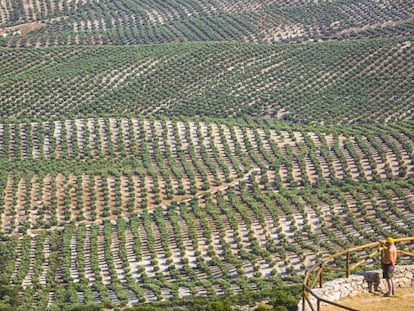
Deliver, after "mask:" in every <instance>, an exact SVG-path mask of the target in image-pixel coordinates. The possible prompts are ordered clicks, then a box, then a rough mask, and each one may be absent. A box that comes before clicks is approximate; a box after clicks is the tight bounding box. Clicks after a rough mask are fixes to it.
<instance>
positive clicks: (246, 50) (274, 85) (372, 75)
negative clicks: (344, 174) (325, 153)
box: [0, 38, 414, 124]
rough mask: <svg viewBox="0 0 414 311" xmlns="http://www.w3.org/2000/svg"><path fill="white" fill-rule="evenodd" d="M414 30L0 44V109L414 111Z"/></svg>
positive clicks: (386, 116) (341, 115) (393, 115)
mask: <svg viewBox="0 0 414 311" xmlns="http://www.w3.org/2000/svg"><path fill="white" fill-rule="evenodd" d="M413 55H414V45H413V44H412V40H411V39H407V38H405V39H399V40H397V39H370V40H355V41H342V42H326V43H312V44H307V45H268V44H261V45H255V44H240V43H187V44H167V45H160V46H145V47H59V48H45V49H17V50H16V49H3V50H0V73H1V77H0V87H1V91H0V101H1V102H2V105H1V106H0V116H1V117H2V118H3V119H6V118H44V119H47V118H54V117H61V116H70V117H74V116H75V117H76V116H85V115H95V114H97V115H102V114H112V115H125V114H140V115H157V114H158V115H162V114H164V115H174V116H179V115H186V116H195V115H204V116H215V117H224V116H241V115H252V116H272V117H276V118H280V117H284V118H285V119H288V120H291V121H294V122H302V123H325V124H326V123H333V124H338V123H345V124H347V123H361V122H362V123H366V122H380V123H383V122H389V121H403V120H411V119H412V117H413V113H414V109H413V105H414V100H413V96H414V93H413V92H414V62H413Z"/></svg>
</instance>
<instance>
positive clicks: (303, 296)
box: [302, 284, 306, 311]
mask: <svg viewBox="0 0 414 311" xmlns="http://www.w3.org/2000/svg"><path fill="white" fill-rule="evenodd" d="M305 295H306V287H305V284H303V285H302V311H305V302H306V301H305Z"/></svg>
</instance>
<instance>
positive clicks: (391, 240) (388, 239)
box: [385, 237, 394, 244]
mask: <svg viewBox="0 0 414 311" xmlns="http://www.w3.org/2000/svg"><path fill="white" fill-rule="evenodd" d="M385 242H388V243H391V244H392V243H394V239H393V238H391V237H388V238H387V239H386V240H385Z"/></svg>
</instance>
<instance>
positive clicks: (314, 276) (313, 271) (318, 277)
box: [302, 237, 414, 311]
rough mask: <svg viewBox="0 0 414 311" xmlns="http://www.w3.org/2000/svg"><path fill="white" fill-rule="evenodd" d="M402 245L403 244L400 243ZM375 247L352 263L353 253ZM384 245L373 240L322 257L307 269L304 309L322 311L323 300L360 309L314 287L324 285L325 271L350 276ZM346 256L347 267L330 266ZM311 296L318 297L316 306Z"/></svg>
mask: <svg viewBox="0 0 414 311" xmlns="http://www.w3.org/2000/svg"><path fill="white" fill-rule="evenodd" d="M394 241H395V243H406V242H410V241H414V237H405V238H399V239H395V240H394ZM400 245H401V244H400ZM369 249H373V251H372V252H371V253H369V254H368V255H366V256H365V257H364V258H362V259H361V260H359V261H357V262H355V263H351V254H353V253H356V252H358V251H362V250H369ZM381 250H382V247H381V245H380V244H379V243H378V242H372V243H368V244H364V245H361V246H357V247H353V248H350V249H347V250H344V251H342V252H339V253H336V254H334V255H331V256H329V257H326V258H324V259H322V260H321V261H320V262H319V263H317V264H316V265H314V266H313V267H312V268H310V269H309V270H307V271H306V274H305V278H304V281H303V289H302V310H303V311H305V310H306V306H309V307H310V309H311V310H312V311H315V310H317V311H320V309H321V302H324V303H327V304H330V305H333V306H336V307H339V308H341V309H343V310H350V311H359V310H358V309H354V308H350V307H347V306H345V305H342V304H339V303H336V302H333V301H329V300H327V299H324V298H321V297H319V296H318V295H317V294H315V293H314V291H313V289H314V288H316V286H317V285H318V284H319V288H322V286H323V276H324V272H325V271H336V272H345V276H346V277H349V275H350V274H351V271H353V270H355V269H356V268H358V267H359V266H361V265H362V264H364V263H365V262H366V261H367V260H368V259H371V258H373V257H375V256H377V255H380V254H381ZM397 250H398V253H399V254H402V255H407V256H410V257H414V253H411V252H408V251H405V250H402V249H400V247H397ZM343 256H345V268H340V267H337V266H330V265H329V263H330V262H331V261H332V260H335V259H338V258H339V259H340V258H341V257H343ZM341 262H342V261H341ZM310 296H313V297H315V298H316V307H315V306H314V305H313V304H312V301H311V300H310Z"/></svg>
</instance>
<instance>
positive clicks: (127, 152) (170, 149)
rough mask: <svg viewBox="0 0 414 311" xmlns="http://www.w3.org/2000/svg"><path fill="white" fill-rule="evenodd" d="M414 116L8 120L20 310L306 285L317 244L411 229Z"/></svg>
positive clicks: (333, 246)
mask: <svg viewBox="0 0 414 311" xmlns="http://www.w3.org/2000/svg"><path fill="white" fill-rule="evenodd" d="M413 127H414V124H413V123H411V122H406V123H401V124H398V125H397V124H394V125H388V126H372V125H366V126H359V127H342V128H337V127H335V128H334V127H324V128H317V127H300V126H292V125H289V124H284V123H277V122H274V121H271V120H270V119H268V120H259V119H258V120H256V121H254V119H252V120H248V121H246V120H242V119H239V120H238V119H234V120H226V121H224V120H220V119H215V120H214V119H185V118H184V119H166V118H163V119H155V118H150V119H148V118H147V119H144V118H87V119H66V120H57V121H37V122H24V121H22V122H7V123H3V124H1V125H0V150H1V154H2V157H1V163H2V164H1V166H0V167H1V176H2V178H1V185H0V187H1V191H0V193H1V194H2V196H1V207H2V208H1V217H0V219H1V231H2V232H4V233H5V234H7V235H9V236H10V237H11V239H10V240H9V241H8V242H7V243H8V245H9V249H10V250H12V251H11V253H10V254H9V255H10V261H9V266H8V268H7V273H8V278H9V280H10V282H11V283H12V284H16V285H20V286H22V287H23V288H24V289H25V290H24V297H22V305H21V309H22V310H25V308H37V309H38V310H43V309H44V308H46V307H47V306H49V307H50V308H52V309H53V308H58V306H59V305H60V304H62V303H63V302H65V303H73V304H75V303H77V302H81V303H89V302H103V303H105V304H106V305H111V304H114V305H116V304H122V303H124V304H126V303H128V304H135V303H138V302H144V301H147V302H149V301H161V300H164V299H177V298H183V297H187V296H191V295H193V296H211V295H215V294H233V293H238V292H240V291H243V290H246V289H263V288H267V287H269V286H271V284H272V283H273V282H280V279H281V278H282V279H285V280H290V281H292V280H293V281H294V280H296V281H297V280H298V277H299V278H300V275H301V273H302V272H303V271H304V269H305V268H306V267H308V266H309V265H312V264H313V263H314V261H315V260H316V259H317V258H318V257H319V256H325V255H328V254H332V253H334V252H336V251H338V250H341V249H343V248H346V247H349V246H352V245H358V244H364V243H366V242H367V241H375V240H377V239H378V237H379V236H387V235H403V236H404V235H413V232H414V179H413V178H412V173H413V170H414V162H413V146H414V136H413V134H412V133H413V131H412V129H413ZM360 255H361V256H363V255H364V254H360ZM372 263H373V264H374V263H375V261H374V262H372ZM33 286H34V287H33Z"/></svg>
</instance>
